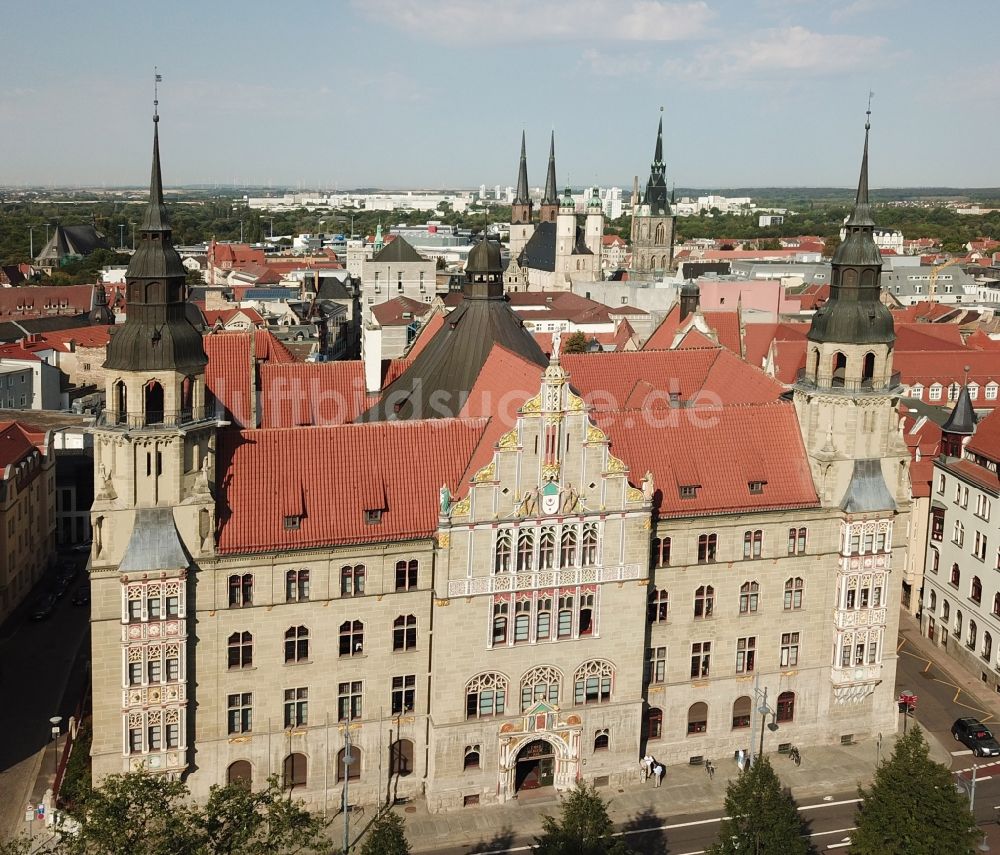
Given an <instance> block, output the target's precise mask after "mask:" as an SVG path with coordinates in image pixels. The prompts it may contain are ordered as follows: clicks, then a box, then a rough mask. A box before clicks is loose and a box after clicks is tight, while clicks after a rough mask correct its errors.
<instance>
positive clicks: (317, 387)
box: [260, 359, 372, 428]
mask: <svg viewBox="0 0 1000 855" xmlns="http://www.w3.org/2000/svg"><path fill="white" fill-rule="evenodd" d="M260 380H261V386H262V391H261V399H262V404H263V410H262V417H261V427H264V428H292V427H299V426H302V425H316V426H329V425H339V424H344V423H345V422H353V421H354V420H355V419H356V418H357V417H358V416H359V415H361V413H363V412H364V411H365V410H367V409H368V407H370V406H371V404H372V399H369V397H368V394H367V393H366V391H365V369H364V364H363V363H362V362H361V360H357V359H355V360H349V361H344V362H314V363H313V362H294V363H272V364H270V365H262V366H261V368H260Z"/></svg>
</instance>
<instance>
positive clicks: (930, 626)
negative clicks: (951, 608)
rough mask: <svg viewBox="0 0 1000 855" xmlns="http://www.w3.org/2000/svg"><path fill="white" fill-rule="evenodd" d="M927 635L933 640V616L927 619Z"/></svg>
mask: <svg viewBox="0 0 1000 855" xmlns="http://www.w3.org/2000/svg"><path fill="white" fill-rule="evenodd" d="M927 637H928V638H929V639H930V640H931V641H933V640H934V618H928V619H927Z"/></svg>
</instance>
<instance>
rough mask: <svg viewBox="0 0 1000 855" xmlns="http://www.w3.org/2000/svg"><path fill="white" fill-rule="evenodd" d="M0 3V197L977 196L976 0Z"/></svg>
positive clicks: (988, 156)
mask: <svg viewBox="0 0 1000 855" xmlns="http://www.w3.org/2000/svg"><path fill="white" fill-rule="evenodd" d="M85 6H86V12H85V14H83V13H81V11H80V10H81V9H83V8H84V7H83V6H81V7H79V8H77V4H74V6H73V8H74V9H75V11H74V12H72V13H70V14H67V11H68V10H69V8H70V6H69V4H67V2H66V0H33V2H31V3H25V2H21V1H20V0H0V21H2V28H3V31H4V40H3V43H4V60H3V71H2V73H0V127H3V129H4V130H3V132H2V137H0V140H2V142H0V185H12V184H13V185H23V184H47V185H108V186H118V185H128V184H142V183H145V182H146V181H148V177H147V176H148V174H149V155H150V145H151V133H152V124H151V121H150V120H151V114H152V103H151V102H152V94H153V93H152V88H153V86H152V82H153V66H154V65H155V66H157V67H158V68H159V72H160V74H161V75H162V76H163V82H162V84H161V87H160V99H159V100H160V115H161V122H160V142H161V153H162V161H163V172H164V181H165V183H166V184H167V185H168V186H169V185H179V184H195V183H204V184H253V185H263V186H267V185H270V186H277V185H284V186H290V187H300V186H301V187H308V188H324V189H325V188H339V189H347V188H353V187H362V186H378V187H385V188H445V187H478V186H479V185H480V184H482V183H485V184H487V185H490V186H492V185H494V184H497V183H499V184H501V185H504V186H506V185H508V184H515V183H516V177H517V159H518V153H519V146H520V137H521V131H522V130H524V131H525V132H526V134H527V142H528V178H529V182H530V183H531V185H532V186H538V185H540V184H543V183H544V178H545V166H546V159H547V155H548V142H549V134H550V132H551V131H553V130H554V131H555V135H556V163H557V173H558V181H559V184H560V186H562V185H567V184H569V185H573V186H575V187H580V186H586V185H589V184H593V183H599V184H601V185H603V186H606V185H609V184H613V185H618V186H621V187H624V188H631V185H632V176H633V175H636V174H638V175H639V176H640V181H641V182H642V183H645V179H646V177H647V176H648V173H649V162H650V159H651V157H652V154H653V145H654V142H655V133H656V123H657V120H658V119H659V117H660V115H661V114H660V108H661V107H662V108H663V113H662V116H663V121H664V160H665V161H666V165H667V181H668V183H670V184H676V185H678V186H680V187H702V188H722V187H743V186H746V187H761V186H817V185H822V186H843V187H846V186H851V185H853V184H854V183H855V182H856V180H857V171H858V164H859V161H860V155H861V148H862V143H863V136H864V128H863V126H864V120H865V108H866V104H867V99H868V93H869V91H873V92H874V93H875V95H874V98H873V99H872V140H871V183H872V186H873V187H880V186H881V187H899V186H933V185H938V186H939V185H948V186H959V187H963V186H964V187H970V186H974V187H985V186H992V187H996V186H998V185H1000V158H997V156H996V153H997V142H996V140H998V139H1000V59H998V57H997V54H996V51H995V45H996V44H997V43H998V36H1000V8H998V7H997V4H996V0H952V2H951V3H948V4H941V3H940V2H937V0H676V2H674V0H493V2H485V1H484V2H480V0H357V2H354V0H341V2H337V0H326V2H321V0H297V2H293V3H264V2H258V1H257V0H241V1H240V2H230V1H229V0H208V2H204V0H202V2H192V0H159V2H152V0H144V2H139V3H136V2H127V3H126V2H114V0H95V2H92V3H89V4H85Z"/></svg>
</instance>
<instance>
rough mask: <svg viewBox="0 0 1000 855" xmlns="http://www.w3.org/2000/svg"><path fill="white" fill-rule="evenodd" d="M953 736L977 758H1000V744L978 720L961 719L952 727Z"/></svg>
mask: <svg viewBox="0 0 1000 855" xmlns="http://www.w3.org/2000/svg"><path fill="white" fill-rule="evenodd" d="M951 735H952V736H954V737H955V739H957V740H958V741H959V742H961V743H962V744H963V745H965V746H967V747H968V748H971V749H972V753H973V754H974V755H975V756H976V757H998V756H1000V742H997V741H996V739H994V738H993V734H992V733H990V730H989V728H988V727H987V726H986V725H985V724H983V723H982V722H981V721H980V720H979V719H977V718H959V719H956V720H955V723H954V724H953V725H952V726H951Z"/></svg>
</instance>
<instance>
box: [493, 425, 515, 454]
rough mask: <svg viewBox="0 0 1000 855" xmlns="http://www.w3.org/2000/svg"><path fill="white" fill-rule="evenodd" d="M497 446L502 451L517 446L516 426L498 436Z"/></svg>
mask: <svg viewBox="0 0 1000 855" xmlns="http://www.w3.org/2000/svg"><path fill="white" fill-rule="evenodd" d="M497 448H501V449H503V450H504V451H509V450H510V449H512V448H517V428H514V429H513V430H509V431H507V433H505V434H504V435H503V436H502V437H500V441H499V442H498V443H497Z"/></svg>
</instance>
